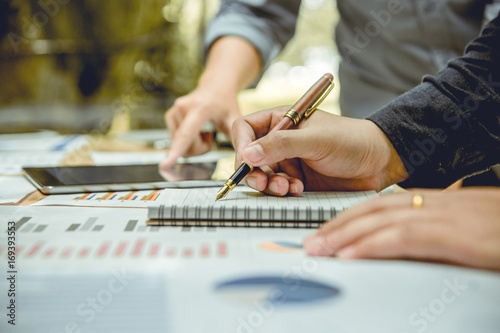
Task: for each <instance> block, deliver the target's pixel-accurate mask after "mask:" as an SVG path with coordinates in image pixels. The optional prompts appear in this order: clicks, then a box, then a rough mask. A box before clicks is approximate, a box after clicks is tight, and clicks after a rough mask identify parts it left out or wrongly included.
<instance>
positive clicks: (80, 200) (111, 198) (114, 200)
mask: <svg viewBox="0 0 500 333" xmlns="http://www.w3.org/2000/svg"><path fill="white" fill-rule="evenodd" d="M161 194H162V190H151V191H148V190H143V191H130V192H94V193H82V194H55V195H50V196H47V197H46V198H44V199H42V200H40V201H39V202H37V203H36V204H35V205H38V206H46V205H64V206H104V207H147V206H149V205H152V204H153V203H154V202H155V201H156V200H157V199H158V198H159V197H161Z"/></svg>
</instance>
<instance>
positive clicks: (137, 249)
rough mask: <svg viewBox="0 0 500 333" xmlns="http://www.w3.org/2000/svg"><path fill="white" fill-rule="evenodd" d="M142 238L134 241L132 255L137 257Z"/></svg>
mask: <svg viewBox="0 0 500 333" xmlns="http://www.w3.org/2000/svg"><path fill="white" fill-rule="evenodd" d="M144 242H145V240H144V239H138V240H137V242H135V246H134V249H133V250H132V257H138V256H140V255H141V251H142V247H143V246H144Z"/></svg>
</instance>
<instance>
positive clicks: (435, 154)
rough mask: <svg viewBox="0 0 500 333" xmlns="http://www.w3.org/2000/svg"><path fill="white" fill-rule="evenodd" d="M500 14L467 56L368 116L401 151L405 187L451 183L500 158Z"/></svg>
mask: <svg viewBox="0 0 500 333" xmlns="http://www.w3.org/2000/svg"><path fill="white" fill-rule="evenodd" d="M499 64H500V15H499V16H497V17H496V18H495V19H494V20H493V21H491V22H490V23H489V24H488V25H487V26H486V28H485V29H484V30H483V31H482V33H481V35H480V36H479V37H478V38H476V39H475V40H473V41H472V42H471V43H470V44H469V45H468V46H467V48H466V52H465V55H464V56H462V57H459V58H456V59H454V60H452V61H450V62H449V63H448V66H447V67H446V68H445V69H443V70H442V71H440V72H439V73H437V74H436V75H434V76H430V75H429V76H426V77H424V80H423V83H422V84H420V85H419V86H417V87H415V88H414V89H412V90H410V91H408V92H407V93H405V94H403V95H402V96H400V97H399V98H397V99H395V100H394V101H393V102H391V103H389V104H388V105H387V106H386V107H384V108H382V109H381V110H380V111H378V112H377V113H375V114H373V115H372V116H370V117H369V118H368V119H370V120H371V121H373V122H375V123H376V124H377V125H378V126H379V127H380V128H381V129H382V131H384V133H385V134H386V135H387V137H388V138H389V140H390V141H391V142H392V144H393V146H394V148H395V149H396V151H397V152H398V155H399V157H400V158H401V160H402V161H403V163H404V165H405V168H406V170H407V171H408V174H409V176H410V178H409V179H408V180H406V181H404V182H403V183H401V185H402V186H404V187H440V188H442V187H446V186H448V185H450V184H452V183H453V182H454V181H456V180H458V179H461V178H463V177H465V176H467V175H471V174H473V173H476V172H479V171H482V170H484V169H487V168H488V167H491V166H492V165H494V164H496V163H499V162H500V66H499Z"/></svg>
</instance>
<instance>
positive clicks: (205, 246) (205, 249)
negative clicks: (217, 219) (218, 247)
mask: <svg viewBox="0 0 500 333" xmlns="http://www.w3.org/2000/svg"><path fill="white" fill-rule="evenodd" d="M200 254H201V256H202V257H208V256H209V255H210V245H208V244H201V251H200Z"/></svg>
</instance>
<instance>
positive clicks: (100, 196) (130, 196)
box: [72, 190, 161, 201]
mask: <svg viewBox="0 0 500 333" xmlns="http://www.w3.org/2000/svg"><path fill="white" fill-rule="evenodd" d="M160 192H161V190H155V191H152V192H149V191H132V192H128V193H127V192H124V193H122V192H106V193H84V194H80V195H78V196H76V197H73V198H72V200H77V201H84V200H93V201H131V200H140V201H155V200H156V199H157V198H158V196H159V195H160Z"/></svg>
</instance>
